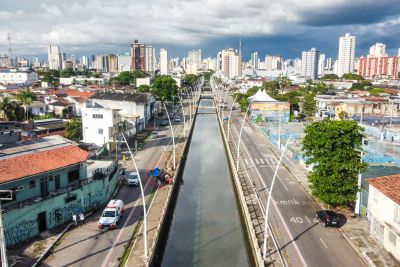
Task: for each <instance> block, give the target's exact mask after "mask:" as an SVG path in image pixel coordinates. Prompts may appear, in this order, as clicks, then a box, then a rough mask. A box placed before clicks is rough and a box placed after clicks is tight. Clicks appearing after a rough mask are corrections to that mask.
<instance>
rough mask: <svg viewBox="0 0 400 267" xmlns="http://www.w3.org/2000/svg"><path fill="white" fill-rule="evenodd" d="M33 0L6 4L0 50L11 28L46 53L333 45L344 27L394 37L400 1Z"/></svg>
mask: <svg viewBox="0 0 400 267" xmlns="http://www.w3.org/2000/svg"><path fill="white" fill-rule="evenodd" d="M35 2H39V4H35V5H33V4H32V3H31V1H30V0H29V1H28V0H15V1H6V3H1V5H2V6H3V7H1V10H2V11H0V20H1V21H2V23H1V24H0V54H1V52H2V50H4V51H6V46H7V42H6V41H7V40H6V34H7V32H11V33H12V38H13V46H14V47H15V49H14V50H16V51H19V52H20V53H22V54H23V53H25V54H27V53H30V54H33V53H45V51H46V49H45V48H46V46H47V45H49V44H59V45H60V46H61V48H62V50H63V51H66V50H67V49H72V50H82V49H83V50H88V51H89V50H91V51H96V50H102V49H104V48H107V49H110V48H112V47H113V46H114V47H122V46H125V47H126V51H128V50H129V44H130V43H131V42H132V40H134V39H139V40H141V41H144V42H146V43H149V44H153V45H157V44H170V45H175V46H187V47H189V46H191V47H201V46H207V43H208V42H210V41H213V42H215V40H218V39H220V40H224V39H227V38H238V37H239V36H240V37H243V38H259V37H264V38H266V39H268V38H271V39H273V38H274V37H282V36H285V38H287V40H288V41H289V42H290V40H291V38H292V40H293V38H294V39H296V38H298V36H301V35H304V36H310V38H309V41H310V44H309V47H311V46H315V45H317V46H318V44H321V45H323V44H325V43H326V42H327V41H325V40H324V39H325V38H330V42H334V43H335V46H336V43H337V37H338V36H340V35H342V34H343V33H344V32H346V31H351V32H352V33H353V34H356V35H357V36H358V35H360V36H365V37H367V36H368V34H367V31H369V32H370V35H369V37H370V38H371V36H372V37H374V36H376V37H380V38H383V39H385V38H387V37H389V36H393V33H399V30H397V28H398V24H399V23H398V21H399V18H400V15H399V14H400V6H399V5H398V4H397V2H398V0H380V1H378V2H377V1H375V0H374V1H372V0H353V1H346V0H330V1H326V0H301V1H299V0H281V1H273V0H241V1H237V0H224V1H222V0H151V1H148V0H135V1H130V0H113V1H108V0H86V1H79V0H68V1H67V0H59V1H57V2H55V1H51V0H45V1H43V0H42V1H35ZM2 37H3V38H2ZM311 37H313V38H314V37H315V38H314V39H311ZM333 38H334V39H333ZM393 38H400V37H394V36H393ZM278 39H279V38H278ZM372 39H373V38H372ZM313 41H315V42H316V44H313V43H311V42H313ZM361 43H362V42H361ZM71 52H73V51H71ZM283 52H284V51H282V53H283Z"/></svg>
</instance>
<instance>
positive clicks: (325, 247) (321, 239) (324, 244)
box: [319, 238, 328, 248]
mask: <svg viewBox="0 0 400 267" xmlns="http://www.w3.org/2000/svg"><path fill="white" fill-rule="evenodd" d="M319 240H321V242H322V244H323V245H324V247H325V248H328V246H327V245H325V243H324V241H323V240H322V238H320V239H319Z"/></svg>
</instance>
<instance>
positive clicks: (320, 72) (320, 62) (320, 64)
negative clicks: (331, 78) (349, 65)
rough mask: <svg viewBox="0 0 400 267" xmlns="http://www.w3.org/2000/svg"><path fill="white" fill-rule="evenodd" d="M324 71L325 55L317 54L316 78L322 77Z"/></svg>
mask: <svg viewBox="0 0 400 267" xmlns="http://www.w3.org/2000/svg"><path fill="white" fill-rule="evenodd" d="M324 70H325V54H319V59H318V76H320V77H322V76H324Z"/></svg>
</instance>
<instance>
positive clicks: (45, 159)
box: [0, 145, 88, 184]
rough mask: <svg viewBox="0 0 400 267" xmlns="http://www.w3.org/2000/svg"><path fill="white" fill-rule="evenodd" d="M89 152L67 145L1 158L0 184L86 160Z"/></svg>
mask: <svg viewBox="0 0 400 267" xmlns="http://www.w3.org/2000/svg"><path fill="white" fill-rule="evenodd" d="M87 157H88V152H86V151H84V150H82V149H80V148H79V147H77V146H73V145H70V146H65V147H59V148H55V149H50V150H45V151H39V152H36V153H31V154H25V155H21V156H15V157H11V158H6V159H2V160H0V184H2V183H6V182H10V181H13V180H17V179H21V178H24V177H27V176H32V175H37V174H40V173H44V172H48V171H52V170H55V169H59V168H64V167H67V166H70V165H73V164H78V163H81V162H84V161H86V159H87Z"/></svg>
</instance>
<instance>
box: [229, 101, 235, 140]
mask: <svg viewBox="0 0 400 267" xmlns="http://www.w3.org/2000/svg"><path fill="white" fill-rule="evenodd" d="M236 98H237V96H235V98H234V99H233V102H232V106H231V110H230V111H229V117H228V142H229V130H230V121H231V115H232V110H233V106H234V105H235V102H236Z"/></svg>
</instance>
